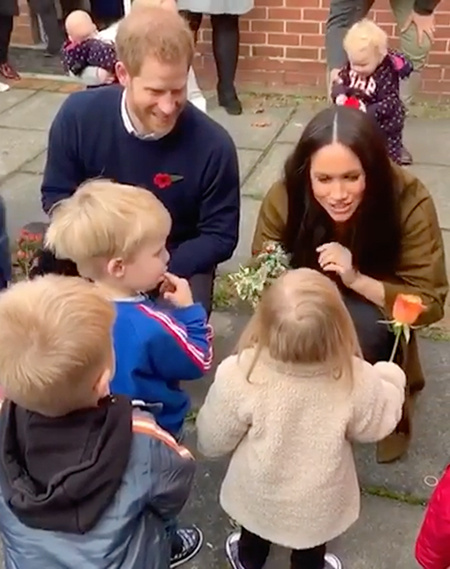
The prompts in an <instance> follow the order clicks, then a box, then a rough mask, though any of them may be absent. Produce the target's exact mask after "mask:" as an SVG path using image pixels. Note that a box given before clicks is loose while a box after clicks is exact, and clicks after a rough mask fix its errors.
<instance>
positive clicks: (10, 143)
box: [0, 115, 47, 180]
mask: <svg viewBox="0 0 450 569" xmlns="http://www.w3.org/2000/svg"><path fill="white" fill-rule="evenodd" d="M1 116H2V115H0V117H1ZM46 145H47V134H46V133H45V132H43V131H36V130H30V131H26V130H22V129H14V128H1V127H0V180H1V179H2V178H3V177H4V176H7V175H8V174H11V173H12V172H14V171H15V170H17V169H18V168H20V166H22V164H24V163H25V162H29V161H30V160H32V159H33V158H34V157H35V156H37V155H38V154H39V153H40V152H41V151H43V150H44V149H45V147H46Z"/></svg>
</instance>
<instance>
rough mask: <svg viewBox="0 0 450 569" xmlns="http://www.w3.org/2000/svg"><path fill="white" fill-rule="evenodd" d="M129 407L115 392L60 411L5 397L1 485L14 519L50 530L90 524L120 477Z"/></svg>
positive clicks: (78, 529) (83, 528) (78, 530)
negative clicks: (42, 411) (42, 410)
mask: <svg viewBox="0 0 450 569" xmlns="http://www.w3.org/2000/svg"><path fill="white" fill-rule="evenodd" d="M131 414H132V406H131V403H130V402H129V401H128V399H126V398H124V397H120V396H118V397H108V398H105V399H104V400H102V401H101V402H100V404H99V406H98V407H96V408H92V409H84V410H81V411H76V412H74V413H71V414H69V415H66V416H65V417H58V418H49V417H44V416H42V415H39V414H38V413H33V412H31V411H27V410H25V409H23V408H21V407H18V406H17V405H15V404H14V403H11V402H9V401H5V403H4V404H3V408H2V411H1V414H0V437H1V454H0V487H1V491H2V495H3V498H4V500H5V502H6V504H7V505H8V507H9V508H10V509H11V510H12V511H13V513H14V514H15V515H16V516H17V517H18V518H19V520H20V521H21V522H22V523H23V524H25V525H26V526H28V527H32V528H36V529H44V530H49V531H61V532H66V533H75V534H83V533H85V532H87V531H89V530H90V529H92V528H93V527H94V526H95V525H96V523H97V522H98V520H99V519H100V517H101V516H102V514H103V512H104V511H105V510H106V508H107V507H108V506H109V505H110V504H111V502H112V500H113V498H114V495H115V493H116V492H117V490H118V488H119V486H120V484H121V482H122V477H123V474H124V472H125V470H126V467H127V464H128V458H129V453H130V449H131V443H132V428H131V423H132V421H131Z"/></svg>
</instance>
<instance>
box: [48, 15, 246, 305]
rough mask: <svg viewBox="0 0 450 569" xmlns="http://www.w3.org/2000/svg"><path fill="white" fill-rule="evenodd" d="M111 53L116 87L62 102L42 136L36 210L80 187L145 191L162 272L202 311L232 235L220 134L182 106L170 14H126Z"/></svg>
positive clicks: (181, 32) (233, 192) (233, 170)
mask: <svg viewBox="0 0 450 569" xmlns="http://www.w3.org/2000/svg"><path fill="white" fill-rule="evenodd" d="M116 47H117V53H118V59H119V62H118V64H117V69H116V73H117V77H118V79H119V82H120V85H116V86H108V87H99V88H96V89H88V90H86V91H82V92H78V93H74V94H72V95H70V96H69V97H68V98H67V100H66V101H65V102H64V104H63V105H62V107H61V109H60V110H59V112H58V114H57V115H56V117H55V119H54V121H53V124H52V126H51V128H50V135H49V145H48V155H47V164H46V167H45V172H44V180H43V184H42V190H41V191H42V205H43V208H44V210H45V211H46V212H47V213H50V210H51V208H52V206H53V205H54V204H55V203H57V202H58V201H60V200H61V199H64V198H67V197H69V196H70V195H71V194H72V193H73V192H74V191H75V190H76V189H77V187H78V186H79V185H80V184H81V183H83V182H84V181H86V180H88V179H91V178H95V177H102V178H110V179H112V180H114V181H116V182H120V183H124V184H131V185H136V186H141V187H144V188H147V189H148V190H149V191H151V192H153V193H154V194H155V195H156V196H157V197H158V198H159V199H160V200H161V201H162V203H163V204H164V205H165V206H166V207H167V209H168V210H169V212H170V214H171V216H172V221H173V226H172V231H171V234H170V236H169V241H168V250H169V252H170V254H171V261H170V266H169V270H170V271H171V272H172V273H175V274H176V275H178V276H181V277H184V278H188V279H189V280H190V282H191V286H192V289H193V294H194V298H195V300H196V301H199V302H202V303H203V305H204V306H205V308H206V310H207V311H208V312H209V311H210V310H211V298H212V285H213V279H214V271H215V268H216V266H217V265H218V264H219V263H221V262H223V261H226V260H227V259H229V258H230V257H231V255H232V254H233V251H234V249H235V247H236V245H237V240H238V231H239V210H240V196H239V168H238V161H237V153H236V148H235V145H234V143H233V141H232V139H231V137H230V136H229V134H228V133H227V132H226V131H225V129H223V128H222V127H221V126H220V125H219V124H217V123H216V122H214V121H213V120H212V119H211V118H209V117H208V116H207V115H206V114H205V113H203V112H201V111H199V110H198V109H196V108H195V107H193V106H192V105H191V104H190V103H187V100H186V91H187V88H186V87H187V77H188V71H189V68H190V66H191V63H192V59H193V55H194V46H193V40H192V35H191V32H190V30H189V27H188V25H187V24H186V23H185V21H184V20H183V19H182V18H181V16H179V15H178V14H174V13H172V12H171V11H169V10H164V9H162V8H145V9H141V10H133V13H132V14H130V15H129V16H127V17H126V18H125V19H124V20H123V21H122V22H121V24H120V26H119V30H118V34H117V39H116Z"/></svg>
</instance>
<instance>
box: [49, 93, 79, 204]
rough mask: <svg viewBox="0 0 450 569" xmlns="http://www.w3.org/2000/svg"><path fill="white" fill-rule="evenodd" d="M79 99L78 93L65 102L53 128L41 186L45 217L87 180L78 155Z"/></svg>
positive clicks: (51, 128) (54, 121)
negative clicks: (77, 106)
mask: <svg viewBox="0 0 450 569" xmlns="http://www.w3.org/2000/svg"><path fill="white" fill-rule="evenodd" d="M76 95H78V93H74V94H73V95H70V96H69V97H68V99H66V101H65V102H64V103H63V105H62V106H61V108H60V109H59V111H58V113H57V115H56V117H55V119H54V120H53V123H52V125H51V127H50V133H49V138H48V149H47V162H46V164H45V169H44V179H43V181H42V186H41V201H42V207H43V209H44V211H45V212H46V213H49V211H50V209H51V208H52V207H53V205H55V204H56V203H57V202H59V201H60V200H62V199H65V198H68V197H70V196H71V195H72V194H73V193H74V191H75V190H76V189H77V187H78V186H79V185H80V184H81V183H82V182H83V181H84V180H85V179H86V177H85V168H84V165H83V164H82V162H81V160H80V157H79V155H78V141H77V137H78V131H79V128H78V127H79V125H78V124H77V119H76V98H75V96H76Z"/></svg>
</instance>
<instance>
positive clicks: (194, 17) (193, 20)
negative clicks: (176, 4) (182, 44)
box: [181, 10, 203, 43]
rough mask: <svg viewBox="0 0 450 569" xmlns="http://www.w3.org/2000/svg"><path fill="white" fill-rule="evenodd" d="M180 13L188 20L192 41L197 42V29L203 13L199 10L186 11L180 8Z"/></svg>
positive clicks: (200, 23)
mask: <svg viewBox="0 0 450 569" xmlns="http://www.w3.org/2000/svg"><path fill="white" fill-rule="evenodd" d="M181 14H182V16H183V17H184V18H186V20H187V21H188V23H189V27H190V28H191V30H192V32H193V34H194V41H195V43H197V39H198V30H199V29H200V26H201V25H202V20H203V14H202V13H201V12H188V11H187V10H182V11H181Z"/></svg>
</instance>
